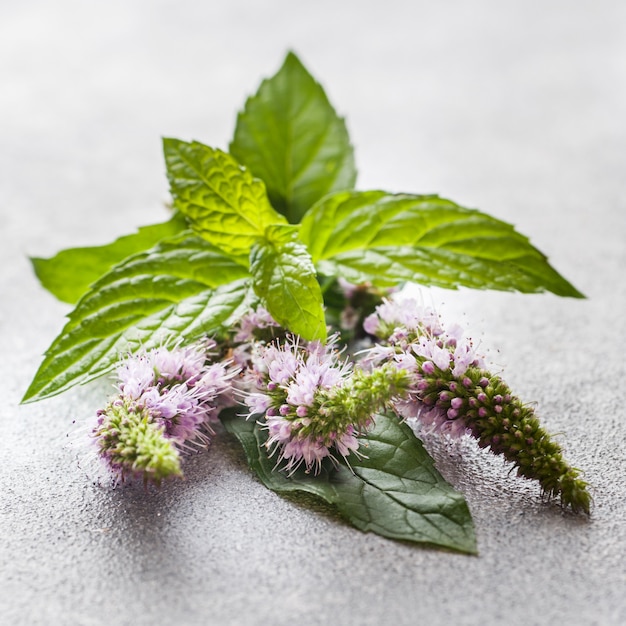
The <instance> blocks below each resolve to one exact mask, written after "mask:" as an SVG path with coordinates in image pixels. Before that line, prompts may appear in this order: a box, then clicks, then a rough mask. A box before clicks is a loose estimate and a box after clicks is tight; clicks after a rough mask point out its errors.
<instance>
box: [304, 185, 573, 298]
mask: <svg viewBox="0 0 626 626" xmlns="http://www.w3.org/2000/svg"><path fill="white" fill-rule="evenodd" d="M300 238H301V240H302V241H303V242H304V243H305V244H306V245H307V247H308V249H309V252H310V253H311V256H312V258H313V261H314V263H315V264H316V267H317V268H318V270H319V271H320V273H322V274H324V275H327V276H342V277H343V278H345V279H346V280H348V281H351V282H355V283H363V282H368V281H369V282H371V283H373V284H374V285H377V286H381V287H383V286H389V285H393V284H396V283H397V282H399V281H414V282H417V283H422V284H424V285H435V286H438V287H447V288H456V287H459V286H465V287H472V288H474V289H499V290H506V291H521V292H525V293H535V292H541V291H551V292H553V293H555V294H557V295H559V296H571V297H583V296H582V294H581V293H580V292H579V291H578V290H576V289H575V288H574V287H573V286H572V285H571V284H570V283H569V282H568V281H567V280H565V279H564V278H563V277H562V276H561V275H560V274H559V273H558V272H557V271H556V270H554V269H553V268H552V267H551V266H550V264H549V263H548V260H547V257H546V256H545V255H544V254H542V253H541V252H539V250H537V249H536V248H535V247H533V246H532V245H531V243H530V242H529V240H528V238H527V237H525V236H524V235H521V234H520V233H518V232H517V231H516V230H515V228H514V227H513V226H511V225H510V224H507V223H506V222H502V221H500V220H497V219H495V218H493V217H490V216H489V215H486V214H485V213H481V212H480V211H477V210H473V209H466V208H464V207H462V206H459V205H458V204H455V203H454V202H451V201H450V200H445V199H443V198H439V197H438V196H416V195H406V194H398V195H393V194H389V193H386V192H383V191H367V192H345V193H338V194H334V195H333V196H330V197H327V198H325V199H323V200H322V201H320V202H319V203H318V204H316V205H315V206H314V207H313V208H312V209H311V210H310V211H309V212H308V213H307V214H306V215H305V217H304V218H303V220H302V224H301V229H300Z"/></svg>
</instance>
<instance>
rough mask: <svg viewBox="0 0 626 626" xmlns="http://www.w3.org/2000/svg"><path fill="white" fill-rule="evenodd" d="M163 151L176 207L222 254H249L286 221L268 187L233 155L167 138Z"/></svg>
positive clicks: (196, 230) (195, 229)
mask: <svg viewBox="0 0 626 626" xmlns="http://www.w3.org/2000/svg"><path fill="white" fill-rule="evenodd" d="M163 151H164V154H165V162H166V165H167V176H168V178H169V181H170V187H171V192H172V196H173V197H174V205H175V207H176V208H177V209H178V210H179V211H180V212H181V213H183V215H185V216H186V217H187V219H188V220H189V223H190V224H191V227H192V228H193V230H194V231H195V232H196V233H198V234H199V235H200V236H201V237H203V238H204V239H206V240H207V241H208V242H209V243H211V244H213V245H214V246H216V247H218V248H219V249H220V250H223V251H224V252H226V253H227V254H248V253H249V251H250V247H251V246H252V244H253V243H254V241H255V240H256V239H257V238H258V237H260V236H263V233H264V232H265V228H266V227H267V226H269V225H270V224H280V223H281V222H284V221H285V219H284V218H283V216H282V215H280V214H278V213H276V211H275V210H274V209H273V208H272V206H271V205H270V202H269V200H268V198H267V194H266V192H265V185H264V184H263V182H262V181H260V180H258V179H256V178H253V176H252V174H251V173H250V172H249V171H248V170H247V169H245V168H244V167H242V166H241V165H239V163H237V161H235V159H233V157H231V156H230V155H229V154H226V153H225V152H222V151H221V150H217V149H213V148H210V147H209V146H205V145H203V144H201V143H199V142H197V141H194V142H191V143H188V142H186V141H180V140H178V139H164V140H163Z"/></svg>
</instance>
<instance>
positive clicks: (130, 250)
mask: <svg viewBox="0 0 626 626" xmlns="http://www.w3.org/2000/svg"><path fill="white" fill-rule="evenodd" d="M185 228H187V222H186V221H185V218H184V217H183V216H182V215H180V214H179V213H176V214H175V215H174V216H173V217H172V218H171V219H169V220H168V221H167V222H163V223H162V224H153V225H151V226H143V227H141V228H140V229H139V230H138V231H137V232H136V233H134V234H132V235H126V236H124V237H120V238H119V239H116V240H115V241H114V242H113V243H110V244H107V245H104V246H92V247H86V248H69V249H67V250H62V251H61V252H59V253H57V254H55V255H54V256H53V257H51V258H49V259H42V258H37V257H31V262H32V264H33V269H34V270H35V274H36V275H37V278H38V279H39V281H40V282H41V284H42V286H43V287H44V288H45V289H47V290H48V291H49V292H50V293H51V294H52V295H54V296H55V297H56V298H58V299H59V300H61V301H62V302H68V303H69V304H76V302H78V300H79V298H80V297H81V296H82V295H83V294H84V293H85V292H86V291H87V289H88V288H89V286H90V285H91V284H92V283H93V282H95V281H96V280H98V278H100V277H101V276H102V275H103V274H105V273H106V272H108V271H109V270H110V269H111V268H112V267H113V266H114V265H117V264H118V263H120V262H121V261H123V260H124V259H125V258H127V257H129V256H132V255H133V254H137V253H138V252H142V251H144V250H148V249H149V248H152V247H153V246H155V245H156V244H157V243H158V242H159V241H161V240H163V239H167V238H168V237H173V236H174V235H177V234H178V233H180V232H182V231H183V230H185Z"/></svg>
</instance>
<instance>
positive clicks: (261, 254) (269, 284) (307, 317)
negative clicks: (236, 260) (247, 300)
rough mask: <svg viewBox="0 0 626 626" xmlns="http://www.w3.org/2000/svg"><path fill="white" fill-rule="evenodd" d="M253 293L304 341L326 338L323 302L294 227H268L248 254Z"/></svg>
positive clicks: (305, 251) (308, 256)
mask: <svg viewBox="0 0 626 626" xmlns="http://www.w3.org/2000/svg"><path fill="white" fill-rule="evenodd" d="M250 273H251V274H252V284H253V286H254V291H255V292H256V294H257V295H258V296H259V298H261V299H262V300H263V302H264V304H265V307H266V308H267V310H268V311H269V312H270V314H271V315H272V317H273V318H274V319H275V320H276V321H277V322H278V323H279V324H280V325H281V326H283V327H285V328H287V329H289V330H290V331H291V332H293V333H296V334H298V335H301V336H302V337H303V338H304V339H308V340H314V339H321V340H322V341H323V340H324V339H326V320H325V317H324V300H323V297H322V291H321V289H320V286H319V283H318V282H317V278H316V273H315V267H314V266H313V263H312V262H311V257H310V255H309V253H308V252H307V249H306V247H305V246H304V245H303V244H302V242H300V241H299V240H298V238H297V227H295V226H288V225H282V226H281V225H276V226H270V227H268V228H267V229H266V231H265V237H264V238H263V239H261V240H259V241H258V242H257V243H256V244H254V246H253V247H252V250H251V252H250Z"/></svg>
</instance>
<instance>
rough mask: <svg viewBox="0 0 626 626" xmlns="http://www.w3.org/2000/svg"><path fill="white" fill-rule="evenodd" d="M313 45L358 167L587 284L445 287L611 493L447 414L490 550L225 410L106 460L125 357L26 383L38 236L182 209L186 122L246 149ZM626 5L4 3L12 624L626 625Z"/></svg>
mask: <svg viewBox="0 0 626 626" xmlns="http://www.w3.org/2000/svg"><path fill="white" fill-rule="evenodd" d="M289 47H293V49H295V50H296V51H297V52H298V53H299V55H300V56H301V58H302V60H303V61H304V63H305V64H306V65H307V66H308V67H309V69H310V70H311V71H312V72H313V73H314V74H315V75H316V76H317V77H319V78H320V79H321V80H322V81H323V83H324V85H325V86H326V88H327V91H328V93H329V96H330V98H331V101H333V103H334V104H335V106H336V107H337V109H338V110H339V112H340V113H341V114H347V116H348V127H349V130H350V133H351V136H352V138H353V141H354V143H355V146H356V151H357V159H358V165H359V168H360V178H359V182H358V185H359V187H360V188H362V189H365V188H384V189H389V190H394V191H411V192H439V193H441V194H442V195H444V196H447V197H450V198H452V199H453V200H456V201H457V202H460V203H462V204H465V205H467V206H477V207H480V208H481V209H483V210H485V211H486V212H489V213H491V214H494V215H496V216H498V217H500V218H502V219H505V220H507V221H511V222H514V223H515V224H517V226H518V228H519V229H520V230H521V231H522V232H524V233H525V234H527V235H529V236H530V237H531V239H532V240H533V242H534V243H535V244H536V245H537V246H538V247H539V248H540V249H542V250H543V251H544V252H546V253H547V254H548V255H549V256H550V258H551V260H552V262H553V263H554V265H555V266H556V267H557V268H558V269H559V270H560V271H561V272H562V273H563V274H564V275H565V276H566V277H567V278H569V279H570V280H571V281H572V282H573V283H574V284H575V285H576V286H577V287H578V288H579V289H581V290H582V291H583V292H584V293H586V294H587V295H588V297H589V299H588V300H585V301H573V300H560V299H558V298H556V297H552V296H549V295H544V296H518V295H515V294H497V293H475V292H469V291H459V292H433V293H432V294H431V293H426V295H425V298H427V299H428V300H430V299H432V301H433V302H434V303H435V304H437V305H438V306H439V305H440V303H442V302H445V305H443V306H442V310H443V312H444V314H447V315H448V317H449V318H457V317H459V316H463V314H464V318H463V319H465V320H466V321H467V322H468V323H469V324H470V328H471V329H472V330H473V333H474V336H476V337H481V339H482V341H483V345H484V346H485V347H488V348H491V350H492V355H493V357H494V360H495V361H496V362H497V363H498V364H502V365H503V366H504V365H505V364H506V369H505V370H504V376H505V378H506V379H507V380H508V381H509V383H510V384H511V385H512V387H513V388H514V389H515V390H516V391H517V392H518V393H519V394H520V395H521V396H522V397H524V398H526V399H528V401H536V402H537V403H538V406H539V413H540V415H541V416H542V417H543V420H544V423H545V425H546V426H547V427H548V429H549V430H551V431H552V432H554V433H559V435H558V436H559V440H560V442H561V443H562V445H563V447H564V448H565V450H566V453H567V456H568V458H569V459H570V461H571V462H572V464H574V465H576V466H578V467H581V468H584V470H585V473H586V474H585V475H586V478H587V479H588V481H589V482H590V483H591V485H592V490H593V495H594V499H595V506H594V509H593V514H592V516H591V519H590V520H587V519H585V518H583V517H575V516H572V515H570V514H568V513H563V512H562V511H561V510H560V509H559V507H558V506H557V505H556V504H554V503H546V502H542V501H541V499H540V494H539V490H538V488H537V487H536V486H535V485H533V484H531V483H529V482H524V481H522V480H520V479H517V478H515V477H514V476H512V475H509V470H508V468H507V467H505V466H504V465H503V464H502V463H501V461H500V460H498V459H494V458H492V457H490V456H489V455H488V454H487V453H484V452H483V451H480V450H478V449H477V448H476V447H475V446H473V445H471V443H470V442H461V443H460V444H449V443H446V442H442V441H437V440H429V442H428V443H429V445H430V448H431V451H432V453H433V455H434V456H435V458H436V459H437V463H438V466H439V468H440V470H441V471H442V473H443V474H444V475H445V476H446V477H447V478H448V480H450V481H451V482H452V483H453V484H454V485H456V486H457V487H459V488H460V489H462V490H463V491H464V492H465V493H466V495H467V498H468V501H469V504H470V508H471V510H472V512H473V515H474V518H475V523H476V528H477V532H478V540H479V548H480V556H479V557H465V556H459V555H455V554H449V553H443V552H437V551H431V550H423V549H420V548H416V547H413V546H410V545H404V544H399V543H394V542H391V541H387V540H384V539H382V538H380V537H377V536H373V535H365V534H361V533H359V532H358V531H355V530H353V529H352V528H350V527H349V526H347V525H346V524H345V523H343V522H342V521H341V520H340V519H338V518H337V517H336V516H335V515H334V514H333V513H332V511H330V510H328V509H326V508H324V507H316V506H309V505H306V504H303V503H302V502H299V501H294V500H289V499H285V498H281V497H279V496H277V495H275V494H273V493H270V492H269V491H266V490H265V489H264V488H263V487H262V486H261V485H260V483H259V482H258V481H257V480H256V479H255V478H254V477H253V476H252V475H251V474H250V473H249V471H248V470H247V468H246V466H245V463H244V461H243V458H242V454H241V452H240V451H239V449H238V448H237V445H236V444H235V443H233V442H232V441H230V440H229V439H227V438H226V436H225V435H224V436H221V437H220V438H219V440H218V441H216V443H215V446H214V448H213V449H212V450H211V452H210V453H209V454H206V455H204V456H201V457H197V458H194V459H192V460H191V461H190V463H189V464H188V468H187V479H186V480H185V481H184V482H181V483H176V484H171V485H168V486H166V487H164V488H163V489H162V490H161V491H160V492H152V491H147V492H146V491H144V490H143V489H141V488H137V487H126V488H122V489H117V490H114V491H113V490H108V489H106V488H102V487H98V486H94V485H93V484H92V483H91V482H90V480H89V478H88V476H87V472H86V470H85V468H84V461H83V462H79V461H77V459H76V455H75V453H74V452H72V451H71V450H69V449H68V448H67V446H66V440H67V434H68V433H71V432H73V431H74V430H75V427H74V426H73V422H74V420H77V421H80V420H82V419H83V418H84V417H85V416H86V415H90V414H91V413H93V412H94V411H95V410H96V409H97V408H98V406H99V405H100V404H101V403H102V402H103V400H104V398H105V397H106V395H107V394H108V392H109V383H108V382H106V381H102V382H98V383H95V384H93V385H91V386H89V387H85V388H81V389H78V390H72V391H70V392H68V393H66V394H64V395H62V396H60V397H58V398H54V399H52V400H48V401H45V402H41V403H38V404H33V405H26V406H18V403H19V400H20V397H21V395H22V394H23V392H24V390H25V389H26V387H27V385H28V383H29V381H30V379H31V377H32V375H33V374H34V371H35V369H36V367H37V365H38V363H39V360H40V355H41V353H42V352H43V351H44V350H45V348H46V347H47V345H48V344H49V343H50V342H51V340H52V339H53V337H54V336H55V335H56V334H57V333H58V331H59V330H60V328H61V326H62V324H63V315H64V314H65V313H67V312H68V309H67V307H66V306H65V305H62V304H60V303H58V302H56V301H54V299H53V298H52V297H51V296H49V295H48V294H47V293H45V292H44V291H43V290H42V289H41V288H40V287H39V286H38V284H37V282H36V280H35V279H34V277H33V275H32V273H31V271H30V267H29V262H28V260H27V255H37V256H49V255H51V254H53V253H54V252H55V251H57V250H58V249H60V248H63V247H68V246H76V245H89V244H96V243H103V242H106V241H108V240H110V239H112V238H114V237H115V236H117V235H119V234H124V233H126V232H129V231H130V230H132V229H133V228H135V227H136V226H139V225H141V224H146V223H151V222H155V221H159V220H161V219H162V218H163V217H164V216H165V211H164V210H163V208H162V204H163V203H164V202H165V201H167V199H168V194H167V183H166V180H165V176H164V168H163V164H162V160H161V154H160V137H161V136H174V137H180V138H182V139H192V138H195V139H198V140H200V141H204V142H206V143H209V144H211V145H215V146H218V147H222V148H224V147H226V146H227V142H228V140H229V138H230V135H231V133H232V129H233V126H234V121H235V112H236V110H237V109H238V107H240V105H241V104H242V102H243V99H244V97H245V96H246V95H247V94H249V93H251V92H252V91H253V90H254V89H255V88H256V85H257V84H258V82H259V80H260V78H261V77H263V76H267V75H269V74H271V73H273V72H274V71H275V70H276V69H277V68H278V66H279V65H280V63H281V61H282V57H283V55H284V53H285V51H286V50H287V49H288V48H289ZM625 59H626V4H624V3H623V2H618V1H617V0H615V1H613V2H610V1H605V2H603V1H597V0H596V1H594V2H591V1H589V2H583V1H577V0H574V1H570V2H550V3H545V2H539V1H528V0H524V1H522V0H519V1H515V2H504V3H501V2H496V1H495V0H483V1H479V2H472V3H468V2H460V1H459V2H440V3H434V2H425V1H424V2H422V1H418V2H401V1H399V0H389V1H388V2H384V3H380V2H376V3H374V2H356V0H355V1H347V2H331V1H328V0H320V1H319V2H315V3H306V4H305V3H302V4H300V3H294V2H287V1H286V0H272V1H269V2H266V3H253V2H243V1H241V0H235V1H233V2H230V3H222V4H219V5H218V4H217V3H208V2H206V3H201V2H192V1H179V2H165V1H161V2H154V1H150V2H148V1H136V2H122V1H110V2H106V3H87V2H79V1H74V2H72V1H70V0H58V1H57V2H54V3H49V2H43V1H41V2H36V1H30V0H23V1H22V2H19V3H18V2H13V3H3V4H2V5H1V6H0V77H1V78H2V82H1V85H2V87H1V90H0V137H1V143H0V238H1V246H0V257H1V260H2V272H1V274H0V335H1V343H0V345H1V346H2V361H1V362H0V377H1V379H2V381H3V402H2V403H1V405H0V424H1V425H2V437H1V439H0V447H1V459H2V472H0V617H1V618H2V620H1V621H2V623H5V624H64V625H65V624H81V625H82V624H85V625H94V626H95V625H104V624H115V625H117V624H120V625H121V624H134V625H143V624H152V623H177V624H192V625H193V624H237V625H238V624H262V623H271V624H293V623H298V624H302V625H305V626H306V625H308V624H324V623H337V624H359V625H370V624H371V625H378V624H415V623H423V624H501V623H507V624H557V623H558V624H599V625H617V624H623V623H626V600H625V594H624V589H625V588H626V569H625V565H624V547H625V545H626V505H625V501H626V498H625V496H626V493H625V491H626V489H625V486H624V484H625V481H624V461H625V453H624V450H625V449H626V448H625V444H624V441H625V435H626V419H625V417H626V416H625V409H624V407H625V406H626V392H625V391H624V389H625V387H624V385H623V380H624V379H625V377H626V365H625V361H624V359H623V351H624V336H626V321H625V319H624V314H623V312H624V310H625V309H626V286H625V281H624V267H626V244H625V241H624V238H625V235H626V176H625V175H624V156H625V155H626V118H625V117H624V111H626V78H625V77H626V71H625V70H626V66H625V63H626V61H625Z"/></svg>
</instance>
